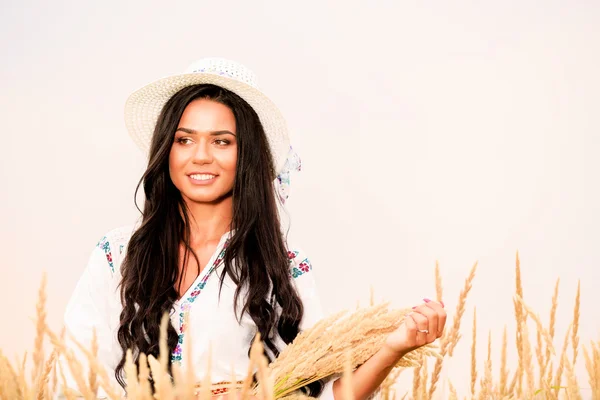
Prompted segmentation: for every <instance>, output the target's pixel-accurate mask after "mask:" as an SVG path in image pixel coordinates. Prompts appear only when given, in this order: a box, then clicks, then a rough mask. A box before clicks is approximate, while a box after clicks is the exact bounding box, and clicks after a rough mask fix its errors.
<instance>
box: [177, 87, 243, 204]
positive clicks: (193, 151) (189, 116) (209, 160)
mask: <svg viewBox="0 0 600 400" xmlns="http://www.w3.org/2000/svg"><path fill="white" fill-rule="evenodd" d="M236 134H237V133H236V124H235V117H234V116H233V112H232V111H231V109H230V108H229V107H227V106H225V105H223V104H221V103H217V102H215V101H212V100H207V99H198V100H194V101H193V102H191V103H190V104H189V105H188V106H187V107H186V109H185V110H184V112H183V115H182V116H181V119H180V121H179V125H178V127H177V131H176V132H175V140H174V141H173V146H172V147H171V153H170V155H169V174H170V176H171V180H172V181H173V184H174V185H175V187H177V189H179V191H180V192H181V195H182V196H183V198H184V199H185V200H186V201H191V202H195V203H217V202H219V201H220V200H222V199H223V198H226V197H228V196H230V195H231V191H232V189H233V182H234V180H235V169H236V164H237V140H236V139H237V137H236Z"/></svg>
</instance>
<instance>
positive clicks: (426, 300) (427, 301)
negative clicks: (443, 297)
mask: <svg viewBox="0 0 600 400" xmlns="http://www.w3.org/2000/svg"><path fill="white" fill-rule="evenodd" d="M423 301H424V302H425V303H429V302H430V301H431V300H429V299H423Z"/></svg>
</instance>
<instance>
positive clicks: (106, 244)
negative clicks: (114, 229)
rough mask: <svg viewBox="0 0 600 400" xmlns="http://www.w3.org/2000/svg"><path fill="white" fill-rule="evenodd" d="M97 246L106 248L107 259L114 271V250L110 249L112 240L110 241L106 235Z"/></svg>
mask: <svg viewBox="0 0 600 400" xmlns="http://www.w3.org/2000/svg"><path fill="white" fill-rule="evenodd" d="M96 246H98V248H100V249H102V250H104V254H105V255H106V261H108V266H109V267H110V270H111V271H112V272H113V273H114V272H115V266H114V264H113V258H112V252H111V249H110V242H109V241H108V238H107V237H106V236H104V237H103V238H102V239H100V241H99V242H98V244H97V245H96Z"/></svg>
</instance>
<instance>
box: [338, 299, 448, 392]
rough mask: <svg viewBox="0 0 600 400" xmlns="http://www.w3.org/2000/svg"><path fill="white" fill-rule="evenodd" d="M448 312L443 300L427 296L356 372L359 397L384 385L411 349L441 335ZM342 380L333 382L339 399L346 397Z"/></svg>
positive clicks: (353, 382)
mask: <svg viewBox="0 0 600 400" xmlns="http://www.w3.org/2000/svg"><path fill="white" fill-rule="evenodd" d="M445 324H446V312H445V311H444V308H443V306H442V305H441V304H439V303H436V302H433V301H430V300H428V299H425V304H423V305H421V306H418V307H415V311H414V312H412V313H411V314H409V317H407V318H406V320H405V322H404V323H403V324H402V325H400V327H399V328H398V329H397V330H396V331H395V332H393V333H392V334H390V336H389V337H388V338H387V340H386V343H385V345H384V346H383V347H382V348H381V350H379V351H378V352H377V353H375V355H373V356H372V357H371V358H369V359H368V360H367V361H366V362H365V363H364V364H363V365H361V366H360V367H358V368H357V369H356V371H354V373H353V374H352V390H353V393H354V398H355V399H357V400H363V399H367V398H368V397H369V396H371V395H372V394H373V393H374V392H375V391H376V390H377V388H378V387H379V385H381V383H382V382H383V381H384V379H385V378H386V377H387V376H388V374H389V373H390V371H391V370H392V368H393V367H394V365H396V363H397V362H398V361H399V360H400V359H401V358H402V357H404V355H406V354H407V353H408V352H410V351H412V350H415V349H417V348H419V347H421V346H423V345H425V344H428V343H432V342H434V341H435V340H436V339H437V338H439V337H441V335H442V333H443V331H444V325H445ZM342 390H343V389H342V387H341V381H340V380H339V379H338V380H337V381H335V382H334V383H333V396H334V398H335V399H341V398H343V394H342Z"/></svg>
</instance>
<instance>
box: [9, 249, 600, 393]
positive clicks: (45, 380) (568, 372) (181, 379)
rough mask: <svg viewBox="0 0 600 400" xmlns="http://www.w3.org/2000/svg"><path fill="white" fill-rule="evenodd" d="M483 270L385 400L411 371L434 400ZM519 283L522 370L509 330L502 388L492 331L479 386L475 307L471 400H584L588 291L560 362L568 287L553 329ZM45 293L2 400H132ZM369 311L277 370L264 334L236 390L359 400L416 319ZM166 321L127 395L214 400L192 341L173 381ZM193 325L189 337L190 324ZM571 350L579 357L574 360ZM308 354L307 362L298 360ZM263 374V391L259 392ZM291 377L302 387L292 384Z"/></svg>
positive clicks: (281, 360) (321, 330)
mask: <svg viewBox="0 0 600 400" xmlns="http://www.w3.org/2000/svg"><path fill="white" fill-rule="evenodd" d="M476 266H477V264H475V265H474V266H473V268H472V269H471V272H470V274H469V276H468V278H467V279H466V280H465V285H464V288H463V289H462V290H461V292H460V295H459V299H458V304H457V307H456V313H455V315H453V321H452V324H451V325H450V327H449V329H447V330H446V332H444V335H443V336H442V339H441V340H440V353H439V354H438V353H437V352H436V351H434V347H433V346H426V347H423V348H421V349H419V351H415V352H412V353H409V354H408V355H407V356H406V357H405V358H404V359H403V360H401V362H400V363H398V366H400V365H402V366H403V367H402V368H396V369H395V370H393V371H392V372H391V373H390V375H389V376H388V377H387V378H386V379H385V380H384V382H383V383H382V385H381V387H380V392H379V394H380V395H381V396H382V397H383V399H384V400H392V399H394V400H395V398H396V388H395V387H394V385H395V383H396V382H397V380H398V377H399V374H400V372H401V371H403V370H405V369H407V368H412V369H413V373H414V376H413V390H412V397H413V399H431V398H432V396H433V394H434V393H435V391H436V387H437V384H438V382H439V380H440V371H441V368H442V366H443V360H444V359H445V358H446V357H451V356H452V353H453V352H454V350H455V349H456V345H457V343H458V341H459V339H460V333H459V329H460V322H461V318H462V315H463V314H464V312H465V310H466V300H467V295H468V294H469V291H470V289H471V287H472V281H473V278H474V275H475V269H476ZM515 278H516V290H515V292H516V293H515V296H514V298H513V307H514V310H515V318H516V321H517V331H518V332H517V334H516V339H517V342H516V343H515V344H516V351H517V355H518V364H517V367H516V368H515V373H514V375H513V376H512V380H511V381H510V384H509V380H508V378H509V372H508V363H507V351H508V344H507V329H506V326H505V327H504V332H503V336H502V353H501V363H500V369H499V372H500V373H499V379H498V381H495V380H494V377H493V371H492V361H493V360H492V333H491V331H490V332H489V333H488V346H487V357H486V359H485V362H484V365H485V368H484V371H483V374H482V376H481V378H480V380H479V388H477V385H476V384H475V382H477V377H478V374H477V359H476V351H475V350H476V343H477V334H476V331H477V317H476V315H477V314H476V311H475V309H474V310H473V339H472V346H471V369H472V374H471V382H470V386H469V389H470V395H471V397H472V398H479V399H488V398H489V399H492V398H493V399H521V398H534V397H535V398H538V396H542V398H548V399H557V400H558V399H559V398H563V397H561V396H564V398H568V399H581V398H582V394H581V389H580V387H579V383H578V380H577V377H576V375H575V371H574V367H575V362H576V361H577V356H578V353H579V349H580V343H579V340H580V338H579V327H580V323H581V322H580V295H581V287H580V284H578V287H577V296H576V299H575V307H574V311H573V321H572V322H571V324H570V326H569V328H568V329H567V332H566V334H565V338H564V343H563V347H562V350H561V353H560V354H556V351H555V349H554V345H553V339H554V336H555V330H556V326H555V325H556V310H557V303H558V287H559V280H557V281H556V285H555V287H554V293H553V297H552V308H551V311H550V319H549V324H548V326H547V327H546V326H544V324H543V323H542V321H541V319H540V318H539V316H538V314H536V313H535V312H534V311H533V310H532V309H531V308H530V307H529V306H528V305H527V304H526V303H525V302H524V301H523V282H522V281H521V274H520V261H519V257H518V254H517V261H516V277H515ZM435 279H436V298H437V299H438V301H441V300H442V298H441V297H442V284H441V275H440V272H439V265H438V264H437V263H436V271H435ZM45 285H46V279H45V277H44V278H42V283H41V285H40V290H39V291H38V302H37V304H36V314H37V318H36V323H35V330H36V335H35V341H34V350H33V352H32V353H31V354H32V357H31V361H33V362H32V364H30V367H31V368H30V369H31V372H30V373H29V374H27V373H26V371H27V368H26V367H27V366H26V363H27V361H28V358H27V354H25V355H24V356H23V357H22V358H21V359H19V360H18V361H17V362H16V363H14V364H13V363H11V362H10V361H9V360H8V359H7V358H6V357H5V356H4V354H3V353H2V352H1V351H0V399H23V400H30V399H38V400H46V399H51V398H53V396H54V393H56V382H58V381H60V382H61V383H62V385H61V386H62V390H63V394H64V397H65V398H66V399H76V398H77V397H78V396H81V397H83V398H85V399H94V398H96V392H97V390H98V389H99V388H102V389H103V390H104V391H105V392H106V393H107V395H108V397H109V398H110V399H114V400H117V399H119V400H121V399H123V398H124V397H123V396H122V394H121V391H120V390H117V389H115V388H113V387H112V386H111V381H110V380H109V377H108V375H107V373H106V371H105V369H104V368H103V366H102V365H101V363H100V362H99V360H98V355H97V352H98V350H97V349H98V344H97V339H96V338H95V335H94V338H93V339H92V341H91V343H90V348H89V349H87V348H85V347H84V346H83V345H82V344H81V343H79V342H78V341H76V340H75V339H74V338H71V337H69V339H70V340H72V341H73V342H74V343H75V345H76V348H77V349H78V350H79V351H80V352H81V353H75V352H74V351H73V350H71V349H70V348H69V346H67V344H66V339H65V337H64V334H61V335H60V336H59V335H56V334H55V333H54V332H53V331H52V330H51V329H50V328H49V327H48V326H47V325H46V319H45V304H46V297H45V296H46V294H45V293H46V292H45ZM370 304H371V306H370V307H367V308H363V309H358V310H356V311H355V312H353V313H347V312H346V313H339V314H336V315H333V316H331V317H329V318H325V319H324V320H322V321H320V322H319V323H317V324H316V325H315V326H314V327H313V328H312V329H310V330H307V331H305V332H302V333H301V334H300V335H298V337H297V338H296V340H295V341H294V343H292V344H291V345H290V346H288V347H286V349H284V351H283V352H282V353H281V354H280V356H279V357H278V358H277V359H276V360H275V361H274V362H273V363H271V365H269V364H268V361H267V359H266V357H265V356H264V348H263V347H262V341H261V340H260V335H257V337H256V338H255V340H254V342H253V344H252V348H251V351H250V362H249V366H248V371H247V372H248V373H247V375H246V378H245V380H244V383H243V384H242V386H241V388H236V387H235V386H234V385H231V386H230V389H232V390H236V389H239V390H240V393H239V395H240V396H239V398H240V399H241V400H248V399H249V396H255V397H257V398H258V399H259V400H276V399H280V398H283V399H286V400H312V398H310V397H308V396H306V395H304V394H303V393H301V392H299V391H298V389H299V388H300V387H301V386H303V385H305V384H307V383H310V382H311V381H313V380H316V379H327V378H328V377H330V376H334V375H338V374H341V376H342V381H341V383H342V385H341V388H342V390H341V394H342V397H343V398H344V399H343V400H354V393H353V392H352V388H353V387H352V385H351V376H352V375H351V372H352V371H353V370H354V369H355V368H356V367H357V366H358V365H360V364H361V363H362V362H364V361H365V360H366V359H368V358H369V357H370V355H372V354H374V352H376V351H377V349H378V348H380V346H381V345H382V343H383V341H384V340H385V337H386V336H387V335H388V334H389V333H390V332H392V331H393V330H394V329H397V327H398V326H399V324H400V323H402V319H403V318H404V316H405V315H406V313H407V312H409V311H410V310H390V309H389V307H388V305H387V304H379V305H375V304H374V295H373V291H371V296H370ZM528 317H531V320H532V321H533V322H534V323H535V327H536V347H535V356H536V359H537V367H536V366H534V365H533V363H532V362H531V360H532V345H531V342H530V335H529V328H528V325H527V320H528ZM167 323H168V319H167V317H165V318H163V320H162V321H161V339H160V341H159V348H160V351H159V353H160V354H159V356H158V359H156V358H154V357H153V356H146V355H144V354H140V355H139V360H138V363H137V364H136V363H134V362H133V356H132V352H131V350H130V351H128V352H127V355H126V363H125V379H126V382H127V388H128V399H129V400H131V399H136V400H155V399H159V400H175V399H178V400H192V399H194V400H195V399H201V400H209V399H210V398H211V380H210V357H209V366H208V368H207V373H206V374H205V375H204V376H203V379H202V382H201V383H200V389H199V391H198V392H196V390H195V388H194V386H195V382H194V378H195V374H194V371H193V368H192V364H191V361H190V360H191V357H190V354H191V341H187V343H186V345H185V346H184V351H185V354H186V371H185V372H182V370H181V369H180V367H179V365H173V366H172V370H171V374H169V371H168V358H169V357H168V356H169V354H168V348H167V346H166V327H167ZM186 325H187V326H188V329H189V324H186ZM63 332H64V330H63ZM40 337H41V339H40ZM45 337H47V338H49V340H50V344H51V345H52V347H53V351H52V353H51V355H50V357H49V358H48V359H46V357H45V353H44V338H45ZM365 338H366V340H365ZM358 339H360V340H358ZM581 347H582V348H583V355H584V358H585V367H586V370H587V375H588V379H587V381H588V383H589V386H590V389H591V396H592V397H591V398H592V399H593V400H600V342H591V343H590V346H589V347H586V346H581ZM569 350H572V352H570V351H569ZM76 354H81V356H82V357H84V359H81V360H79V359H77V358H76ZM300 355H301V356H302V357H299V356H300ZM569 355H572V359H570V358H569ZM430 361H434V364H433V365H434V368H433V370H432V371H430V370H429V362H430ZM13 365H15V366H16V367H14V366H13ZM84 365H87V368H83V366H84ZM554 366H557V367H556V369H554ZM63 368H64V369H63ZM66 370H69V373H70V376H71V377H72V378H73V379H74V381H75V383H76V389H77V390H74V389H75V388H70V387H68V383H67V380H66V377H65V374H64V372H65V371H66ZM151 371H152V375H151ZM254 373H256V375H254ZM536 373H538V374H539V375H538V377H539V379H538V380H537V384H536V380H534V378H533V377H534V375H535V374H536ZM171 375H172V376H171ZM232 375H233V374H232ZM28 376H29V379H28V378H27V377H28ZM151 376H152V378H151ZM254 376H255V377H256V381H257V384H253V377H254ZM290 377H291V378H293V379H289V378H290ZM523 378H526V379H523ZM234 379H235V377H234V376H232V382H233V381H234ZM523 380H524V382H523ZM563 381H565V385H563ZM448 385H449V393H448V395H447V396H446V397H448V398H452V399H458V394H457V391H456V389H455V388H454V386H453V385H452V383H451V382H450V381H449V380H448ZM408 395H409V393H405V394H404V395H403V396H401V398H406V397H407V396H408ZM225 399H227V400H229V399H230V396H229V394H228V395H227V396H225V398H224V400H225Z"/></svg>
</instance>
